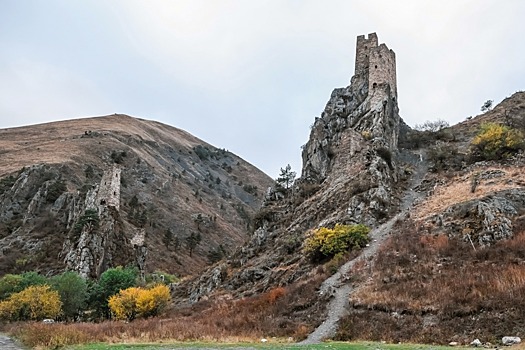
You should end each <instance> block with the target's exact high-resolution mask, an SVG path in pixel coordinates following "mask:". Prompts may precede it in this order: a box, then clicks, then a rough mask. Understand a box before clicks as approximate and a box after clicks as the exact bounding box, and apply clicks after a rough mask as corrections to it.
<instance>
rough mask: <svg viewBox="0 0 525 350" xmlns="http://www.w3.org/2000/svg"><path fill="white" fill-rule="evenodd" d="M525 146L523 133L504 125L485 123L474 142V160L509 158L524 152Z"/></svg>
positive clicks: (472, 148)
mask: <svg viewBox="0 0 525 350" xmlns="http://www.w3.org/2000/svg"><path fill="white" fill-rule="evenodd" d="M524 146H525V144H524V141H523V133H522V132H521V131H519V130H517V129H513V128H510V127H508V126H506V125H502V124H497V123H484V124H482V125H481V128H480V131H479V132H478V134H477V135H476V137H475V138H474V139H473V140H472V143H471V151H472V158H473V160H496V159H502V158H508V157H509V156H511V155H512V154H514V153H516V152H518V151H519V150H522V149H523V148H524Z"/></svg>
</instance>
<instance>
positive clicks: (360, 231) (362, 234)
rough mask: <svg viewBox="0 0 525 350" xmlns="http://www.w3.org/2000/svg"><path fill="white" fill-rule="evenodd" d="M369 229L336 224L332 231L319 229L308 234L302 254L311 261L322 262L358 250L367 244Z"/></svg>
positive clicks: (360, 226)
mask: <svg viewBox="0 0 525 350" xmlns="http://www.w3.org/2000/svg"><path fill="white" fill-rule="evenodd" d="M368 232H370V229H369V228H368V227H367V226H365V225H362V224H359V225H341V224H336V225H335V227H334V228H333V229H330V228H326V227H321V228H319V229H317V230H314V231H312V232H310V235H309V237H308V238H307V239H306V242H305V247H304V252H305V253H306V254H307V255H308V256H310V258H311V259H312V261H323V260H326V259H327V258H332V257H334V256H336V255H338V254H342V253H344V252H346V251H349V250H352V249H359V248H362V247H364V246H365V245H366V244H367V243H368V236H367V235H368Z"/></svg>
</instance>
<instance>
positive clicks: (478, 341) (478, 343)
mask: <svg viewBox="0 0 525 350" xmlns="http://www.w3.org/2000/svg"><path fill="white" fill-rule="evenodd" d="M470 345H472V346H475V347H478V346H481V345H483V344H482V343H481V341H480V340H479V339H477V338H476V339H474V340H473V341H472V342H471V343H470Z"/></svg>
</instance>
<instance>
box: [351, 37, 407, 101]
mask: <svg viewBox="0 0 525 350" xmlns="http://www.w3.org/2000/svg"><path fill="white" fill-rule="evenodd" d="M355 75H356V76H360V77H362V78H364V79H366V80H367V81H368V94H369V95H370V96H372V99H371V104H374V103H375V102H379V101H381V100H382V98H381V96H380V95H382V94H378V93H377V90H379V89H380V90H382V91H385V89H386V88H388V89H390V94H391V96H392V99H393V100H394V101H397V83H396V54H395V53H394V51H393V50H390V49H389V48H388V47H387V46H386V45H385V44H380V45H379V43H378V39H377V34H376V33H370V34H368V38H365V36H364V35H360V36H358V37H357V44H356V53H355ZM381 88H382V89H381Z"/></svg>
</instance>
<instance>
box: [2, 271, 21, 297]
mask: <svg viewBox="0 0 525 350" xmlns="http://www.w3.org/2000/svg"><path fill="white" fill-rule="evenodd" d="M22 279H23V278H22V276H20V275H13V274H9V273H8V274H7V275H4V276H3V277H2V278H0V300H4V299H6V298H8V297H9V296H10V295H11V294H13V293H18V292H20V291H22V290H23V288H22V287H21V285H22Z"/></svg>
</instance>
